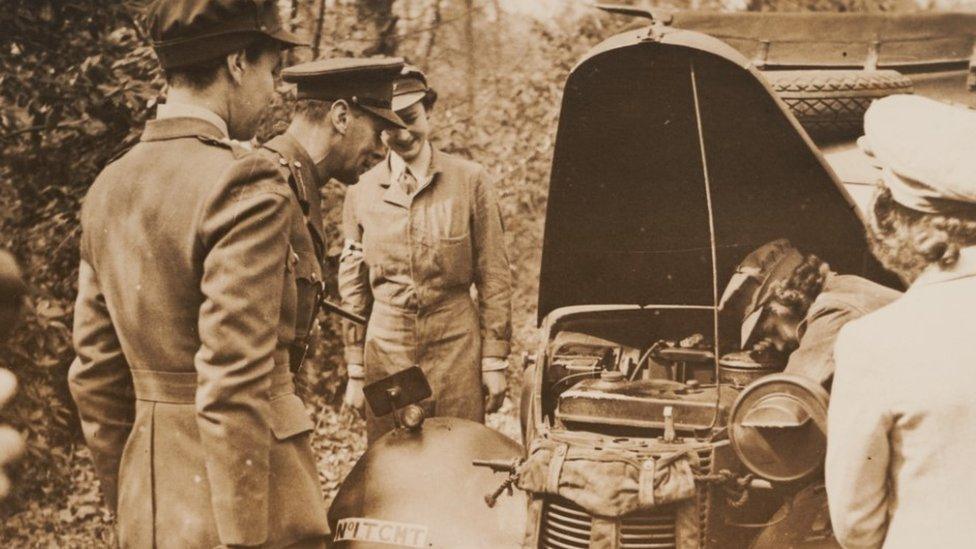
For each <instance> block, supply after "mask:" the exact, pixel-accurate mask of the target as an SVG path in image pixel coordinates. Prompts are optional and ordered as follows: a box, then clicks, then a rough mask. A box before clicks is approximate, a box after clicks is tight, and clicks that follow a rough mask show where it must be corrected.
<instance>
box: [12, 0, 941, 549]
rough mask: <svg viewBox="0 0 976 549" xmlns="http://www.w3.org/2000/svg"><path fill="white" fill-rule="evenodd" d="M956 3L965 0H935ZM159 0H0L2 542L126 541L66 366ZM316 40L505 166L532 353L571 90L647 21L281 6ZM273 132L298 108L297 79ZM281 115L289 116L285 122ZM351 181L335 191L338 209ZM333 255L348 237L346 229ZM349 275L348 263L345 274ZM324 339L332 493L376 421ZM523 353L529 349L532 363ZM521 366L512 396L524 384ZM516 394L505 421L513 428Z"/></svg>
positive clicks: (149, 95) (878, 5) (326, 331)
mask: <svg viewBox="0 0 976 549" xmlns="http://www.w3.org/2000/svg"><path fill="white" fill-rule="evenodd" d="M922 1H923V2H925V3H924V4H922V5H921V7H925V8H928V7H939V8H945V7H952V6H951V4H953V3H954V2H955V0H922ZM144 4H145V0H0V246H3V247H5V248H7V249H10V250H12V251H13V252H14V253H15V255H16V256H17V258H18V260H19V261H20V263H21V265H22V266H23V267H24V271H25V272H26V274H27V276H28V277H29V281H30V284H31V287H32V294H31V296H30V299H29V305H28V310H27V313H26V315H25V319H24V321H23V322H22V324H21V326H20V327H19V328H18V330H17V332H16V334H15V336H14V338H13V340H12V341H11V342H9V344H8V345H6V346H5V347H4V348H3V349H2V352H0V366H3V367H7V368H9V369H11V370H13V371H14V373H15V374H17V376H18V378H19V379H20V381H21V389H20V391H19V394H18V396H17V398H16V399H15V401H14V402H13V404H12V405H10V406H8V407H7V408H6V409H5V410H3V411H2V413H0V421H3V422H4V423H11V424H13V425H14V426H16V427H17V428H18V429H20V430H21V431H22V432H23V433H24V434H25V435H26V436H27V440H28V456H27V458H26V459H23V460H21V462H20V463H19V464H18V465H16V466H15V467H14V468H13V470H12V471H11V472H12V477H13V478H14V479H16V481H15V482H16V486H15V491H14V493H13V494H12V496H11V497H10V498H8V499H7V500H6V501H4V502H3V503H0V517H2V518H3V521H2V524H0V544H2V545H3V546H5V547H12V546H49V545H55V546H62V545H64V546H100V545H104V544H106V543H109V542H111V540H112V533H111V528H110V526H109V525H110V517H109V516H108V513H107V512H106V511H105V510H104V509H103V508H102V507H101V505H100V496H99V494H98V487H97V481H95V479H94V476H93V473H92V470H91V466H90V461H89V457H88V454H87V450H85V449H84V446H83V444H81V440H80V437H79V431H78V427H77V418H76V416H75V415H74V410H73V406H72V405H71V402H70V397H69V396H68V392H67V386H66V371H67V367H68V365H69V364H70V361H71V360H72V358H73V353H72V351H71V345H70V326H71V317H72V302H73V299H74V295H75V280H76V276H77V264H78V234H79V230H78V211H79V207H80V203H81V200H82V198H83V197H84V194H85V191H86V189H87V188H88V186H89V185H90V184H91V182H92V180H93V179H94V176H95V175H96V174H97V173H98V171H99V170H100V169H101V167H102V166H103V165H104V164H105V162H106V161H107V160H108V159H109V158H110V157H111V156H112V155H113V154H114V153H115V151H117V150H119V148H120V147H123V146H125V144H126V143H130V142H132V141H134V140H135V139H137V138H138V135H139V133H140V132H141V128H142V124H143V122H144V121H145V120H146V118H147V117H148V116H151V115H152V113H153V107H154V106H155V104H156V103H157V102H158V101H159V98H160V94H161V92H162V90H163V86H162V82H161V79H160V74H159V71H158V69H157V68H156V66H155V58H154V56H153V53H152V51H151V48H150V47H149V46H148V39H147V37H146V34H145V30H144V28H143V27H142V26H141V23H140V21H141V15H142V12H143V10H144ZM279 5H280V7H281V8H282V10H283V13H284V14H285V15H286V16H287V19H288V20H289V22H290V24H291V25H292V26H293V27H294V28H296V29H297V30H298V31H300V32H302V33H304V34H305V35H306V36H309V37H312V38H313V39H314V46H313V49H312V50H311V51H310V50H299V51H296V52H293V53H292V54H290V55H291V57H292V59H291V61H292V62H298V61H303V60H307V59H310V58H312V57H313V56H321V55H330V56H346V55H371V54H397V55H401V56H404V57H406V58H407V59H408V60H409V61H410V62H412V63H415V64H417V65H419V66H421V67H422V68H424V69H425V70H427V72H428V76H429V79H430V82H431V83H432V85H433V86H434V87H436V88H437V89H438V91H439V93H440V100H439V102H438V105H437V106H436V107H435V111H434V118H433V121H432V122H433V125H434V128H435V133H434V140H435V142H436V143H437V144H438V146H440V147H441V148H442V149H444V150H447V151H449V152H455V153H458V154H461V155H464V156H467V157H470V158H473V159H475V160H477V161H479V162H481V163H483V164H485V165H486V166H488V167H489V169H490V170H491V171H492V172H493V173H494V174H495V175H496V176H497V180H498V187H497V188H498V192H499V195H500V198H501V203H502V208H503V216H504V218H505V222H506V226H507V229H508V238H509V254H510V258H511V261H512V265H513V274H514V277H515V282H516V295H515V301H514V307H513V308H514V312H515V325H516V341H515V353H516V356H517V353H519V352H520V351H522V350H525V349H528V348H530V347H531V345H532V343H533V341H532V338H533V335H534V330H533V327H534V316H535V292H536V283H537V275H538V267H539V259H540V251H541V250H540V243H541V235H542V220H543V218H544V213H545V194H546V187H547V176H548V170H549V162H550V154H551V150H552V142H553V139H554V137H555V127H556V121H557V114H558V107H559V100H560V90H561V86H562V82H563V81H564V79H565V77H566V75H567V74H568V72H569V70H570V69H571V68H572V66H573V64H574V63H575V62H576V60H577V59H578V58H579V57H580V55H581V54H582V53H583V52H585V51H586V50H587V49H588V48H589V47H590V46H592V45H593V44H595V43H596V42H598V41H599V40H601V39H603V38H606V37H608V36H610V35H611V34H613V33H615V32H618V31H620V30H622V29H623V28H624V27H625V26H628V25H633V22H631V21H627V20H623V19H621V18H619V17H613V16H608V15H602V14H599V13H598V12H596V11H595V10H590V9H588V8H587V7H586V5H585V4H584V3H583V2H582V1H580V0H360V1H358V2H357V1H354V0H279ZM666 5H667V6H670V7H677V8H687V7H697V8H711V9H752V10H791V11H792V10H839V11H852V10H857V11H862V10H881V11H884V10H891V9H906V8H915V7H918V6H916V5H915V4H913V2H912V0H712V1H709V0H689V1H685V0H674V1H673V2H671V3H669V4H666ZM284 91H285V95H284V96H283V98H282V99H281V100H279V101H278V102H277V103H276V104H275V105H273V108H272V109H271V112H270V113H269V115H268V117H267V121H266V122H265V124H264V126H263V129H262V132H261V137H262V138H264V137H267V136H269V135H271V134H272V133H274V131H275V129H276V125H279V124H280V121H282V120H286V119H287V116H288V112H289V104H288V103H289V93H290V91H289V90H284ZM276 121H279V122H277V124H276ZM342 194H343V190H342V188H341V187H340V186H339V185H337V184H334V183H333V184H331V185H329V186H328V187H327V188H326V189H325V191H324V195H325V199H326V203H327V205H328V207H329V216H330V220H333V221H334V220H336V219H337V218H338V209H339V207H340V206H341V200H342ZM331 236H332V247H331V256H332V261H333V262H335V260H336V256H337V254H338V245H339V244H338V239H337V238H336V235H335V234H334V233H333V234H332V235H331ZM333 272H334V271H333ZM323 324H324V326H323V337H322V338H321V344H320V345H319V348H318V349H317V353H316V356H315V357H314V359H313V361H312V364H311V366H310V367H308V368H306V369H305V379H304V380H303V381H304V384H303V385H304V391H305V393H306V394H307V395H308V396H309V400H310V402H311V404H312V405H313V408H314V413H315V417H316V420H317V421H316V423H317V436H316V446H317V450H318V454H319V459H320V467H319V468H320V471H321V477H322V481H323V485H324V486H325V488H326V490H327V491H328V492H329V493H330V494H332V493H334V490H335V489H336V487H337V486H338V483H339V482H341V480H342V478H343V477H344V476H345V474H346V472H348V470H349V468H350V467H351V465H352V463H353V462H354V461H355V459H356V458H357V457H358V455H359V454H360V453H361V452H362V450H363V447H364V442H363V437H362V423H361V421H360V420H358V418H356V417H354V416H353V415H352V414H350V413H348V412H345V411H342V410H339V408H338V406H337V402H338V397H339V396H340V395H341V390H342V383H343V378H344V376H343V374H344V372H343V371H342V366H341V364H340V363H341V360H340V359H339V352H338V351H339V349H338V344H337V337H336V331H335V329H336V326H335V325H334V324H332V323H323ZM517 362H518V360H513V363H517ZM517 371H518V369H517V368H513V369H512V372H513V376H512V380H511V382H512V383H511V384H512V389H513V390H512V391H511V393H512V394H513V395H515V394H517V387H518V384H519V379H518V376H517V375H515V374H516V373H517ZM514 409H515V403H513V402H508V403H506V407H505V408H504V409H503V413H502V414H500V415H498V416H497V417H494V418H492V423H493V424H495V425H496V426H499V427H500V428H502V429H503V430H505V431H506V432H508V433H510V434H512V435H513V436H515V435H516V434H517V426H516V425H515V422H514V420H513V419H512V416H513V415H514V412H513V410H514Z"/></svg>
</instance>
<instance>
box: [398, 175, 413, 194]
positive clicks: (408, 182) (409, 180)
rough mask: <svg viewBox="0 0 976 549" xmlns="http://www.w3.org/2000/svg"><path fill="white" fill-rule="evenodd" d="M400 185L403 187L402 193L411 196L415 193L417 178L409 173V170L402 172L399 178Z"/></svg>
mask: <svg viewBox="0 0 976 549" xmlns="http://www.w3.org/2000/svg"><path fill="white" fill-rule="evenodd" d="M400 185H401V186H403V192H405V193H407V196H413V193H414V192H416V191H417V178H416V177H414V176H413V174H412V173H410V170H403V175H401V176H400Z"/></svg>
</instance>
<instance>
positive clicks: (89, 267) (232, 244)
mask: <svg viewBox="0 0 976 549" xmlns="http://www.w3.org/2000/svg"><path fill="white" fill-rule="evenodd" d="M149 17H150V21H149V28H150V29H151V32H152V38H153V45H154V48H155V50H156V54H157V56H158V57H159V61H160V64H161V65H162V67H163V69H164V70H165V73H166V78H167V82H168V84H169V91H168V100H167V102H166V104H165V105H162V106H161V107H160V109H159V111H158V116H157V118H156V119H155V120H152V121H149V122H147V124H146V128H145V130H144V131H143V134H142V136H141V139H140V141H139V142H138V143H137V144H135V145H134V146H133V147H132V148H131V149H130V150H129V151H127V152H125V153H124V154H123V155H121V156H120V157H118V158H116V159H115V160H113V161H112V162H110V163H109V164H108V166H106V168H105V169H104V170H103V171H102V173H101V174H99V176H98V178H97V179H96V180H95V182H94V184H93V185H92V187H91V188H90V190H89V192H88V195H87V196H86V198H85V201H84V206H83V208H82V212H81V226H82V236H81V250H80V251H81V265H80V267H79V280H78V298H77V301H76V305H75V317H74V334H73V336H74V346H75V351H76V353H77V359H76V360H75V361H74V363H73V364H72V366H71V368H70V371H69V384H70V388H71V392H72V395H73V397H74V400H75V402H76V404H77V406H78V410H79V415H80V417H81V421H82V429H83V431H84V435H85V439H86V441H87V443H88V445H89V447H90V448H91V450H92V456H93V459H94V462H95V466H96V471H97V472H98V474H99V477H100V479H101V481H102V490H103V493H104V496H105V497H106V500H107V501H108V503H109V505H110V507H111V508H112V509H113V510H115V511H116V512H117V515H118V520H117V527H118V540H119V544H120V545H121V546H122V547H140V548H141V547H147V548H148V547H159V548H183V547H208V548H209V547H216V546H221V547H224V546H227V547H232V546H260V547H286V546H295V545H296V544H297V545H301V546H303V547H308V546H311V547H317V546H324V544H325V540H326V536H327V533H328V526H327V521H326V516H325V509H324V503H323V498H322V493H321V488H320V486H319V482H318V475H317V472H316V467H315V461H316V460H315V456H314V454H313V453H312V449H311V446H310V444H309V437H310V433H311V431H312V430H313V428H314V425H313V424H312V422H311V420H310V418H309V417H308V415H307V412H306V411H305V408H304V406H303V405H302V402H301V400H300V399H299V398H298V397H297V396H296V395H295V394H294V384H293V380H292V373H291V371H290V369H289V356H288V343H289V339H288V336H289V335H290V334H291V333H293V332H294V326H295V325H296V323H297V318H296V314H297V313H296V310H295V302H296V300H297V294H298V290H297V286H296V284H297V283H296V275H295V270H294V269H293V268H288V267H286V265H291V266H294V265H293V263H289V258H290V257H291V256H290V253H289V239H290V238H291V237H290V235H289V231H291V230H293V227H294V226H295V220H296V219H298V220H300V219H301V216H302V212H301V208H300V206H299V204H298V201H297V200H296V198H295V196H294V194H293V193H292V191H291V189H289V187H288V184H287V182H286V181H285V180H284V179H283V178H282V176H281V173H280V171H279V169H278V166H277V165H276V164H274V163H272V162H271V161H270V160H269V159H268V158H267V157H266V156H262V155H259V154H257V153H255V152H250V151H247V150H244V149H243V148H242V147H240V146H238V145H237V144H236V142H235V141H232V139H231V138H233V139H249V138H250V137H251V136H252V135H253V133H254V129H255V127H256V124H257V120H258V119H259V117H260V115H261V113H262V111H263V110H264V109H265V107H266V106H267V105H268V103H269V102H270V100H271V98H272V96H273V94H274V88H275V79H276V73H277V71H278V67H279V66H280V62H281V55H280V50H281V49H282V48H283V47H288V46H291V45H293V44H295V43H296V42H297V39H296V38H295V37H293V36H292V35H290V34H288V33H286V32H284V31H283V30H282V29H281V25H280V23H279V20H278V15H277V8H276V2H274V1H272V0H266V1H259V0H162V1H157V2H155V3H154V4H153V5H152V6H151V8H150V10H149ZM299 226H300V224H299ZM303 229H304V228H303Z"/></svg>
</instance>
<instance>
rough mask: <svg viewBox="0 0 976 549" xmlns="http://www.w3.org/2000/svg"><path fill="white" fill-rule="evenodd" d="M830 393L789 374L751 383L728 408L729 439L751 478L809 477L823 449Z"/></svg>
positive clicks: (786, 479)
mask: <svg viewBox="0 0 976 549" xmlns="http://www.w3.org/2000/svg"><path fill="white" fill-rule="evenodd" d="M828 399H829V395H828V394H827V391H826V390H824V388H823V387H821V386H820V385H818V384H817V383H816V382H814V381H812V380H810V379H808V378H806V377H803V376H798V375H794V374H771V375H768V376H765V377H762V378H760V379H758V380H756V381H755V382H754V383H752V384H750V385H749V386H748V387H746V388H745V390H743V391H742V394H740V395H739V398H738V399H737V400H736V401H735V404H734V405H733V406H732V412H731V413H730V414H729V439H730V440H731V442H732V449H733V450H735V453H736V455H738V456H739V459H740V460H742V464H743V465H745V466H746V467H747V468H748V469H749V470H750V471H751V472H752V473H754V474H755V475H756V476H758V477H761V478H764V479H767V480H770V481H775V482H792V481H797V480H802V479H805V478H808V477H809V476H811V475H813V474H815V473H816V472H817V471H819V470H820V468H821V467H822V466H823V461H824V456H825V455H826V452H827V401H828Z"/></svg>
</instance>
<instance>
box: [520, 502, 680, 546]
mask: <svg viewBox="0 0 976 549" xmlns="http://www.w3.org/2000/svg"><path fill="white" fill-rule="evenodd" d="M592 523H593V519H592V518H591V517H590V515H589V514H587V512H586V511H584V510H583V509H582V508H581V507H579V506H578V505H576V504H574V503H572V502H571V501H569V500H566V499H563V498H558V497H553V498H549V499H547V500H546V503H545V508H544V510H543V515H542V530H541V532H540V535H539V547H541V548H542V549H587V548H588V547H589V546H590V530H591V526H592ZM675 535H676V534H675V529H674V509H673V508H671V507H670V506H667V507H662V508H660V509H655V510H654V511H652V512H649V513H646V512H645V513H640V514H634V515H630V516H627V517H624V518H623V519H621V521H620V541H621V544H620V547H621V548H624V549H674V548H675V547H676V538H675Z"/></svg>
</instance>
